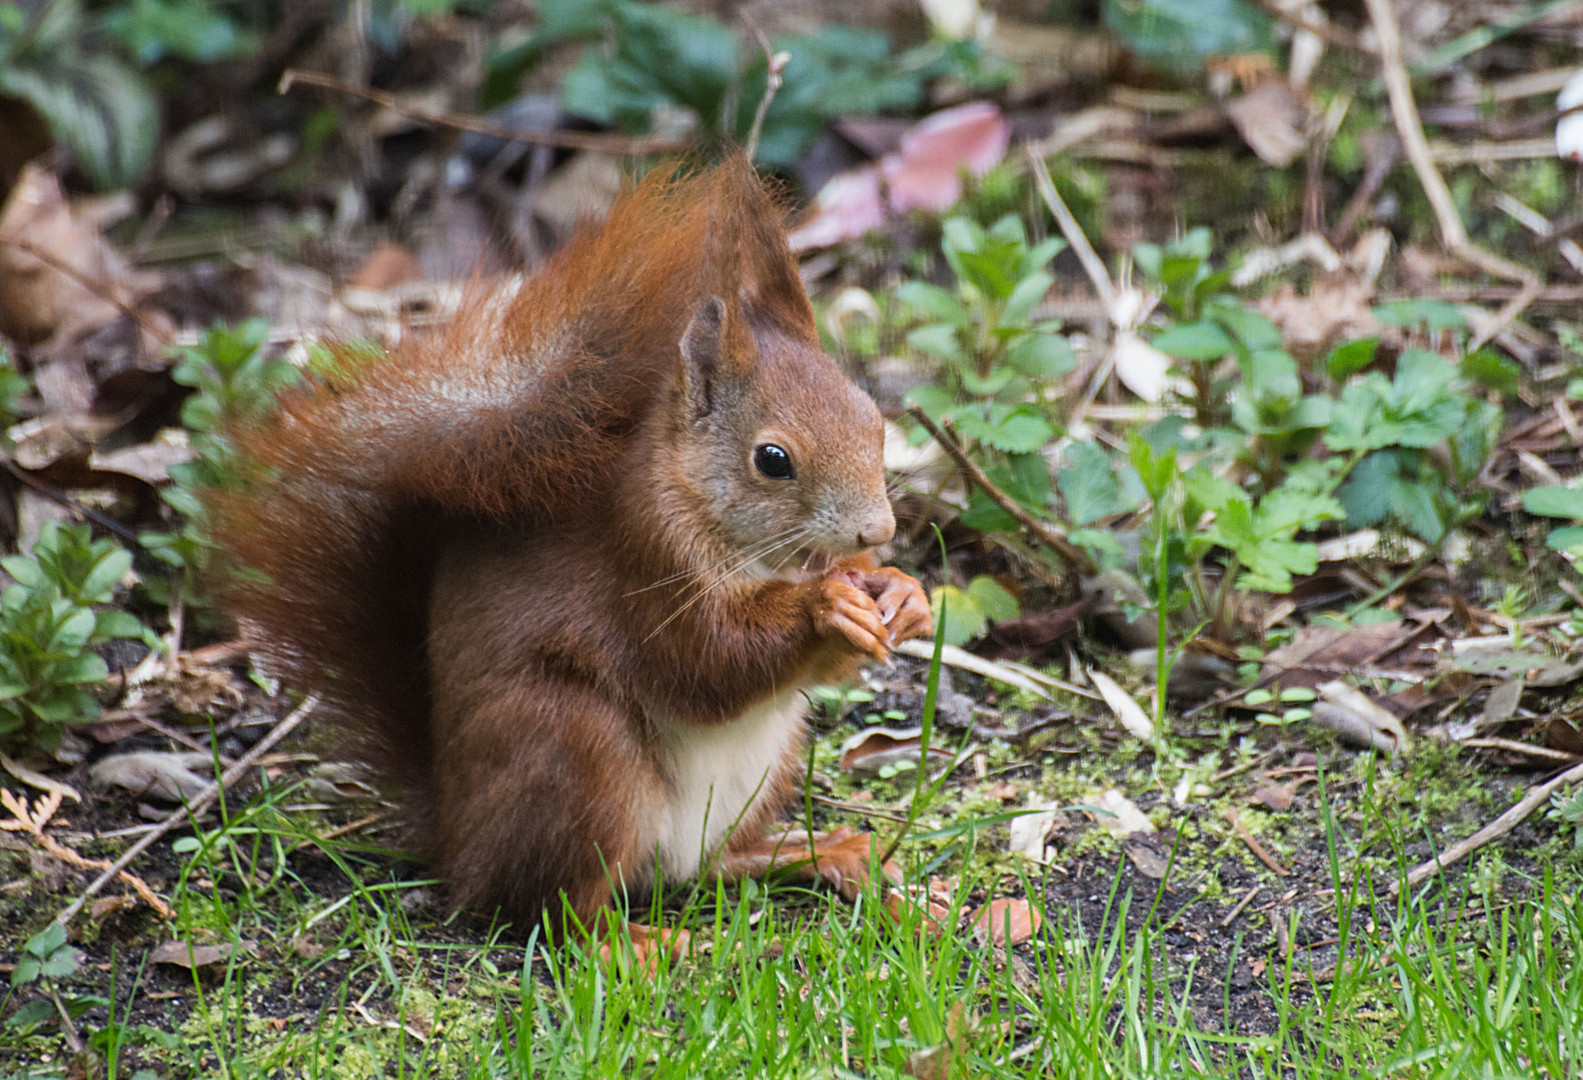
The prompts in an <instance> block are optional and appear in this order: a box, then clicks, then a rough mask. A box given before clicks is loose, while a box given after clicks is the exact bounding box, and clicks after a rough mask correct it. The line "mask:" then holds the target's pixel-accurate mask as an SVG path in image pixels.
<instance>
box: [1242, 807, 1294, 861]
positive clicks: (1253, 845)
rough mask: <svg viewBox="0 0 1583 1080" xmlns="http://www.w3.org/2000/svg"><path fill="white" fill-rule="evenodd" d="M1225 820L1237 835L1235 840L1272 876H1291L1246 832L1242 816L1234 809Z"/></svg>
mask: <svg viewBox="0 0 1583 1080" xmlns="http://www.w3.org/2000/svg"><path fill="white" fill-rule="evenodd" d="M1226 820H1227V821H1229V822H1231V828H1232V831H1233V832H1235V833H1236V834H1237V839H1239V840H1241V841H1242V842H1243V843H1244V844H1246V845H1248V850H1249V851H1251V852H1253V854H1254V857H1255V858H1257V859H1258V860H1259V861H1260V862H1261V863H1263V864H1264V865H1265V866H1267V867H1269V868H1270V872H1271V873H1272V874H1274V875H1275V876H1276V877H1291V876H1292V872H1291V871H1290V870H1288V869H1287V868H1286V867H1284V866H1282V865H1281V864H1280V863H1279V862H1277V861H1276V859H1275V856H1274V855H1271V854H1270V853H1269V852H1268V851H1267V850H1265V847H1264V845H1263V844H1261V843H1259V840H1258V837H1256V836H1254V835H1253V834H1252V833H1251V832H1249V831H1248V827H1247V826H1246V825H1244V824H1243V823H1242V816H1241V815H1240V814H1238V813H1237V811H1236V810H1235V809H1231V810H1227V811H1226Z"/></svg>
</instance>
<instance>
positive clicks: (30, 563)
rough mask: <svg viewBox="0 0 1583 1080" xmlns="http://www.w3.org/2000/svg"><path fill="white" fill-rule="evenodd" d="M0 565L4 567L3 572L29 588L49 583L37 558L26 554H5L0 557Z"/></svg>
mask: <svg viewBox="0 0 1583 1080" xmlns="http://www.w3.org/2000/svg"><path fill="white" fill-rule="evenodd" d="M0 566H3V567H5V572H6V573H8V574H10V575H11V576H12V577H13V578H15V579H16V581H17V584H19V585H23V586H26V587H27V588H29V589H37V588H40V587H43V586H45V585H47V584H49V577H48V575H46V574H45V573H44V569H43V567H41V566H39V564H38V560H37V559H34V558H29V557H28V556H26V555H7V556H6V557H5V558H3V559H0Z"/></svg>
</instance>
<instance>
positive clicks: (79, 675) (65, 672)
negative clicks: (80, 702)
mask: <svg viewBox="0 0 1583 1080" xmlns="http://www.w3.org/2000/svg"><path fill="white" fill-rule="evenodd" d="M109 676H110V669H109V667H108V666H107V665H106V664H105V662H104V657H102V656H100V655H98V654H97V653H84V654H83V655H82V656H73V657H71V658H70V659H68V660H58V661H56V662H55V664H54V665H53V666H52V667H51V668H50V677H51V680H52V681H53V682H55V683H57V684H61V685H69V684H72V683H91V682H100V681H102V680H104V679H106V678H109Z"/></svg>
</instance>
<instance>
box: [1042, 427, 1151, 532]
mask: <svg viewBox="0 0 1583 1080" xmlns="http://www.w3.org/2000/svg"><path fill="white" fill-rule="evenodd" d="M1056 483H1057V485H1058V486H1059V487H1060V490H1061V497H1062V498H1063V499H1065V500H1066V512H1067V516H1068V517H1069V518H1071V520H1072V523H1073V524H1075V525H1088V524H1091V523H1093V522H1095V521H1099V520H1100V519H1102V518H1107V517H1110V516H1111V515H1113V514H1121V513H1126V512H1127V511H1129V510H1135V509H1137V508H1138V506H1139V504H1141V503H1142V501H1143V499H1142V496H1143V492H1142V490H1141V485H1139V484H1138V483H1137V481H1136V479H1134V481H1133V484H1132V487H1133V490H1132V491H1127V490H1125V489H1124V488H1123V485H1122V483H1121V481H1120V480H1118V479H1117V477H1116V473H1115V471H1114V470H1113V469H1112V468H1111V463H1110V456H1109V455H1108V454H1106V453H1105V451H1104V450H1103V449H1102V448H1101V447H1100V446H1099V445H1097V444H1096V443H1072V444H1071V445H1070V446H1068V447H1067V448H1066V464H1065V465H1064V466H1063V467H1062V469H1061V471H1060V473H1059V474H1058V475H1057V477H1056Z"/></svg>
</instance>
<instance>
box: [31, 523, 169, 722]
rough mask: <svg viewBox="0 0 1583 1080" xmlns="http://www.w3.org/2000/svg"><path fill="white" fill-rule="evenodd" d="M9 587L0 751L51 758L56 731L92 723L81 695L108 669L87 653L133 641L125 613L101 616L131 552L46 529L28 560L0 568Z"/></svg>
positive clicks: (92, 705)
mask: <svg viewBox="0 0 1583 1080" xmlns="http://www.w3.org/2000/svg"><path fill="white" fill-rule="evenodd" d="M0 566H4V567H5V571H6V573H8V574H10V575H11V577H12V578H13V579H14V581H15V582H16V583H15V584H14V585H11V586H9V587H7V588H6V590H5V591H4V592H3V593H0V641H3V642H4V646H5V647H4V648H3V649H0V745H4V746H7V747H11V748H21V749H39V750H52V749H54V748H55V747H57V746H59V745H60V742H61V738H62V736H63V733H64V732H65V730H66V728H67V727H68V726H70V725H71V724H74V723H80V722H82V721H86V720H92V719H94V718H95V717H96V716H98V715H99V702H98V699H97V698H95V697H94V695H93V692H92V689H91V687H92V686H93V685H94V684H96V683H100V682H102V681H104V679H105V678H107V677H108V675H109V673H110V669H109V666H108V665H107V664H106V663H105V660H104V658H103V657H102V656H100V655H99V654H98V652H96V651H95V650H96V649H97V648H98V647H99V646H101V645H103V644H104V643H106V642H108V641H110V640H111V639H113V638H143V639H145V640H146V641H148V642H149V643H150V645H152V644H153V639H152V636H151V635H150V633H149V631H148V629H147V628H146V627H144V626H143V624H142V623H141V622H140V621H139V620H138V618H137V617H136V616H135V615H133V614H131V613H130V612H126V611H120V610H114V609H110V610H106V609H105V608H104V607H103V605H105V604H108V603H109V602H110V601H111V600H112V599H113V598H114V595H115V590H116V587H117V585H119V584H120V582H121V580H122V578H124V577H125V576H126V574H127V571H128V570H130V569H131V567H132V553H131V552H129V551H127V550H126V549H124V548H122V547H121V546H120V545H119V544H117V543H116V542H115V541H114V540H110V539H108V538H104V539H98V540H95V539H93V537H92V533H91V532H90V530H89V527H88V526H87V525H70V524H66V523H63V522H60V521H50V522H46V523H45V525H44V527H43V529H42V530H41V531H40V533H39V538H38V541H37V542H36V543H35V544H34V545H33V551H32V553H31V554H29V555H8V556H6V557H5V558H4V559H0Z"/></svg>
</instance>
